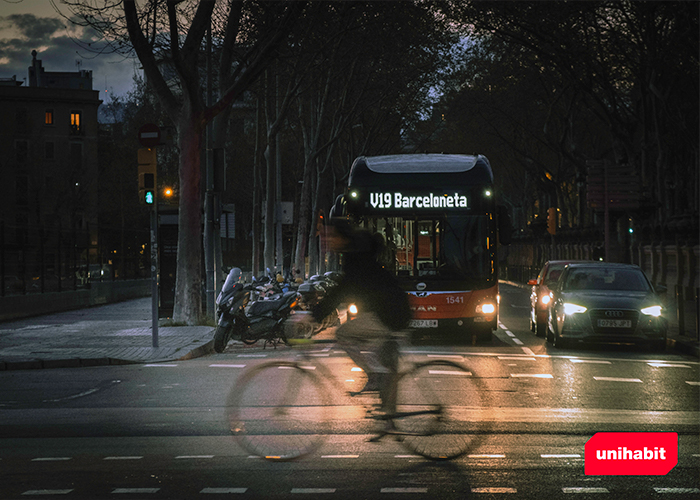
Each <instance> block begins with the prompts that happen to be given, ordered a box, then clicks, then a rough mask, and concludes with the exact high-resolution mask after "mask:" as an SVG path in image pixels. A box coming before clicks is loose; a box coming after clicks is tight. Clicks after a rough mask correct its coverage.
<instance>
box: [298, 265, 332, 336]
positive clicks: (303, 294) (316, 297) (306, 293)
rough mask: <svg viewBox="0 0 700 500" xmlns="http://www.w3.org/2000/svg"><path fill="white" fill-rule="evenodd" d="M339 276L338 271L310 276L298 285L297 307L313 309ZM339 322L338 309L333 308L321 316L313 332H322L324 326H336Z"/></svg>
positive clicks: (307, 309) (306, 309)
mask: <svg viewBox="0 0 700 500" xmlns="http://www.w3.org/2000/svg"><path fill="white" fill-rule="evenodd" d="M339 278H340V274H339V273H330V272H329V273H326V274H325V275H314V276H311V277H310V278H309V279H308V280H307V281H305V282H304V283H302V284H301V285H299V288H298V292H299V296H300V300H299V308H300V309H302V310H305V311H311V310H313V308H314V306H315V305H316V304H318V303H319V302H320V301H321V300H323V298H324V297H325V296H326V294H327V293H328V291H329V290H330V289H331V288H332V287H334V286H336V285H337V284H338V281H339ZM339 324H340V317H339V315H338V311H337V310H334V311H333V312H331V313H330V314H329V315H328V316H326V317H325V318H323V320H321V322H320V323H317V324H316V326H315V327H314V330H313V334H316V333H319V332H322V331H323V330H325V329H326V328H330V327H332V326H337V325H339Z"/></svg>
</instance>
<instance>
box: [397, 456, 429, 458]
mask: <svg viewBox="0 0 700 500" xmlns="http://www.w3.org/2000/svg"><path fill="white" fill-rule="evenodd" d="M394 458H423V457H421V456H420V455H394Z"/></svg>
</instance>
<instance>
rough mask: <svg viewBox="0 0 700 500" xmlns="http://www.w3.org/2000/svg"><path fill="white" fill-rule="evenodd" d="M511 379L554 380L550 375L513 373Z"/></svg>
mask: <svg viewBox="0 0 700 500" xmlns="http://www.w3.org/2000/svg"><path fill="white" fill-rule="evenodd" d="M510 376H511V377H516V378H523V377H530V378H554V377H553V376H552V375H551V374H549V373H511V374H510Z"/></svg>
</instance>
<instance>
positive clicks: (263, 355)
mask: <svg viewBox="0 0 700 500" xmlns="http://www.w3.org/2000/svg"><path fill="white" fill-rule="evenodd" d="M236 357H237V358H266V357H267V354H239V355H238V356H236Z"/></svg>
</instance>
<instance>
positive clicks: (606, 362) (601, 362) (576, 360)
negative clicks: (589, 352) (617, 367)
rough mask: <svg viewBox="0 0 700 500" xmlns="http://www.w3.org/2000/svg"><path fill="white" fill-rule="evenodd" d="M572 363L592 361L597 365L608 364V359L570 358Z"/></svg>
mask: <svg viewBox="0 0 700 500" xmlns="http://www.w3.org/2000/svg"><path fill="white" fill-rule="evenodd" d="M569 361H571V362H572V363H594V364H597V365H610V364H612V363H610V361H603V360H598V359H570V360H569Z"/></svg>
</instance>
